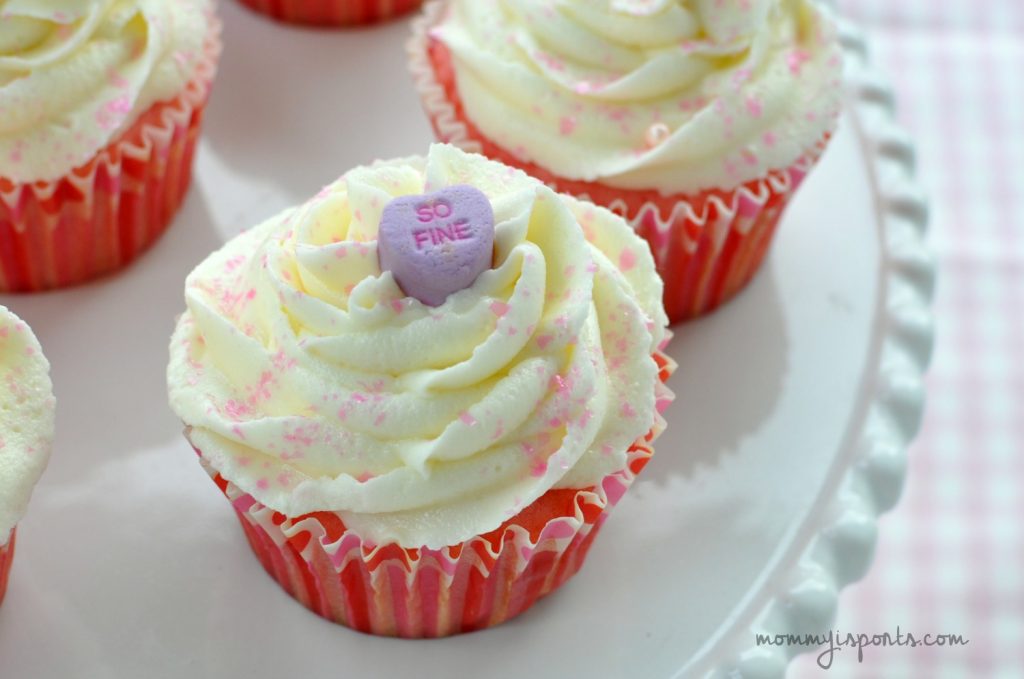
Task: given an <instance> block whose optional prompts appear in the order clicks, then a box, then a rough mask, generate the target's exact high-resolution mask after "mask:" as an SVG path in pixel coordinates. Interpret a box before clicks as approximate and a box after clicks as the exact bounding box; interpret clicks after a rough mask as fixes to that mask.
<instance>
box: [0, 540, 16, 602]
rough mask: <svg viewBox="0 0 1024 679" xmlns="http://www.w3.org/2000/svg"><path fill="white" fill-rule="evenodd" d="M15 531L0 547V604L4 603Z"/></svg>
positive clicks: (12, 558) (12, 556) (12, 555)
mask: <svg viewBox="0 0 1024 679" xmlns="http://www.w3.org/2000/svg"><path fill="white" fill-rule="evenodd" d="M16 533H17V531H16V530H12V531H11V537H10V540H8V541H7V544H6V545H4V546H2V547H0V604H2V603H3V602H4V595H5V594H7V579H8V578H9V577H10V575H11V563H12V562H13V561H14V538H15V536H16Z"/></svg>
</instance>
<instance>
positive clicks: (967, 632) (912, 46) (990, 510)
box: [790, 0, 1024, 679]
mask: <svg viewBox="0 0 1024 679" xmlns="http://www.w3.org/2000/svg"><path fill="white" fill-rule="evenodd" d="M839 7H840V9H841V11H842V12H843V14H845V15H846V16H847V17H848V18H850V19H852V20H853V21H855V22H857V23H858V24H860V25H861V26H863V27H864V28H865V29H866V30H867V32H868V35H869V40H870V44H871V46H872V55H873V61H874V62H875V63H876V64H877V65H878V66H879V67H881V68H882V69H883V70H884V71H885V72H886V74H887V75H888V77H889V79H890V80H891V82H892V83H893V84H894V85H895V88H896V92H897V96H898V101H899V108H900V111H899V117H900V120H901V122H902V123H903V124H904V125H905V126H906V127H907V129H909V130H910V131H911V133H912V135H913V136H914V138H915V139H916V142H917V148H918V160H919V162H918V167H919V174H920V179H921V183H922V184H923V186H924V187H925V189H926V191H927V193H928V194H929V197H930V200H931V207H932V224H931V237H930V239H931V244H932V246H933V248H934V251H935V254H936V256H937V260H938V264H939V286H938V295H937V299H936V303H935V313H936V319H937V323H936V325H937V333H938V334H937V345H936V351H935V357H934V362H933V364H932V368H931V371H930V374H929V377H928V380H927V385H928V404H927V411H926V416H925V422H924V428H923V431H922V433H921V436H920V437H919V438H918V440H917V441H916V442H915V444H914V445H913V446H912V447H911V450H910V463H909V470H908V480H907V484H906V488H905V491H904V495H903V499H902V501H901V503H900V504H899V506H898V507H897V508H896V510H895V511H894V512H893V513H891V514H890V515H888V516H886V517H885V518H884V519H883V520H882V523H881V530H880V539H879V543H878V547H877V552H876V558H875V563H874V566H873V568H872V570H871V572H870V573H869V574H868V576H867V577H866V578H865V580H864V581H862V582H861V583H859V584H857V585H854V586H852V587H850V588H849V589H848V590H847V591H846V592H845V593H844V594H843V595H842V598H841V602H840V608H839V616H838V620H837V623H836V625H835V627H836V628H837V629H838V630H839V631H840V632H842V633H843V634H845V633H846V632H854V633H860V632H863V633H867V634H876V633H882V632H889V633H890V634H895V632H896V627H897V625H898V626H899V627H900V629H901V630H902V631H904V632H905V631H910V632H913V633H914V634H915V635H918V636H920V635H923V634H925V633H933V634H943V633H953V634H962V635H964V636H965V637H966V638H967V639H969V640H970V643H969V645H967V646H966V647H961V648H948V647H947V648H939V647H933V648H916V649H910V648H871V647H869V648H866V649H865V652H864V661H863V663H858V662H857V657H856V651H855V650H849V649H845V650H843V651H841V652H839V653H837V654H836V656H835V661H834V664H833V666H832V668H831V669H830V670H828V671H827V672H826V671H824V670H822V669H820V668H819V667H818V666H817V665H816V663H815V659H814V655H815V654H810V655H808V656H804V657H802V658H800V659H799V660H797V661H796V662H795V663H794V665H793V666H792V667H791V670H790V676H791V677H796V678H797V679H808V678H810V677H830V678H836V679H838V678H840V677H843V678H846V677H858V678H860V677H872V678H873V677H879V678H882V679H887V678H889V677H894V678H899V679H904V678H906V679H918V678H920V679H945V678H949V679H976V678H977V679H988V678H990V677H991V678H996V679H1004V678H1005V679H1011V678H1018V677H1024V360H1022V355H1024V0H839Z"/></svg>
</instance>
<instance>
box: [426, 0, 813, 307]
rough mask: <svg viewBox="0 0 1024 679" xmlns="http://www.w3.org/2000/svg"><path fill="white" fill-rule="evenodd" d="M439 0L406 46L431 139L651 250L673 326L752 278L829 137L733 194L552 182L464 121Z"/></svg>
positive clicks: (429, 7)
mask: <svg viewBox="0 0 1024 679" xmlns="http://www.w3.org/2000/svg"><path fill="white" fill-rule="evenodd" d="M446 7H447V2H446V0H436V1H434V2H429V3H427V4H426V5H425V6H424V11H423V15H422V16H421V17H420V18H419V19H417V20H416V21H415V22H414V23H413V35H412V38H411V39H410V40H409V43H408V45H407V50H408V54H409V68H410V70H411V71H412V75H413V79H414V81H415V84H416V89H417V91H418V92H419V94H420V98H421V100H422V102H423V108H424V110H425V111H426V113H427V116H428V117H429V118H430V122H431V125H432V126H433V128H434V132H435V134H436V135H437V138H438V139H439V140H441V141H443V142H446V143H449V144H453V145H455V146H458V147H460V148H462V149H464V150H466V151H470V152H473V153H480V154H482V155H485V156H487V157H488V158H492V159H494V160H498V161H500V162H503V163H505V164H506V165H510V166H512V167H516V168H518V169H521V170H523V171H525V172H526V173H527V174H530V175H532V176H534V177H536V178H537V179H539V180H541V181H543V182H544V183H546V184H548V185H549V186H551V188H553V189H554V190H556V191H558V192H560V193H569V194H572V195H574V196H576V197H578V198H581V199H583V200H589V201H591V202H593V203H596V204H598V205H601V206H603V207H606V208H608V209H610V210H612V211H613V212H615V213H616V214H618V215H620V216H622V217H623V218H625V219H626V220H627V221H629V223H630V224H631V225H632V226H633V228H634V229H636V231H637V233H638V234H640V235H641V236H643V238H644V239H646V240H647V242H648V243H649V244H650V247H651V251H652V253H653V254H654V261H655V264H656V265H657V268H658V273H659V274H660V275H661V277H662V278H663V279H664V281H665V297H664V302H665V311H666V312H667V313H668V316H669V319H670V320H671V321H672V322H673V323H678V322H680V321H685V320H688V319H691V318H694V317H697V316H700V315H702V314H706V313H708V312H710V311H712V310H714V309H716V308H717V307H719V306H720V305H722V304H723V303H724V302H726V301H728V300H729V299H731V298H732V297H733V296H735V295H736V293H738V292H739V291H740V290H742V289H743V288H744V287H745V286H746V285H747V283H749V282H750V280H751V279H752V278H753V277H754V274H755V273H757V270H758V269H759V268H760V266H761V263H762V262H763V261H764V258H765V255H766V253H767V252H768V248H769V245H770V243H771V241H772V237H773V236H774V234H775V229H776V227H777V226H778V223H779V220H780V218H781V217H782V213H783V210H784V209H785V207H786V205H787V204H788V203H789V201H790V199H791V198H792V197H793V195H794V194H795V192H796V190H797V188H799V186H800V184H801V182H802V181H803V179H804V177H806V176H807V174H808V173H809V172H810V171H811V169H812V168H813V166H814V165H815V163H817V161H818V158H819V157H820V156H821V153H822V152H823V151H824V149H825V146H826V144H827V142H828V137H825V138H824V139H823V140H821V141H820V142H819V143H818V144H817V145H815V147H814V148H813V149H811V150H810V151H809V152H808V153H807V154H805V155H804V157H802V158H800V159H799V160H797V161H796V162H795V163H793V165H791V166H790V167H788V168H785V169H782V170H773V171H771V172H770V173H768V175H767V176H765V177H763V178H760V179H757V180H754V181H750V182H747V183H746V184H743V185H742V186H740V187H738V188H735V189H732V190H712V191H704V192H701V193H698V194H688V193H678V194H674V195H663V194H661V193H660V192H658V191H655V190H651V191H639V190H630V189H618V188H615V187H612V186H608V185H606V184H601V183H599V182H586V181H579V180H574V179H567V178H563V177H559V176H557V175H555V174H553V173H551V172H549V171H547V170H545V169H544V168H542V167H539V166H537V165H535V164H533V163H529V162H526V161H523V160H520V159H519V158H517V157H516V155H515V154H513V153H511V152H510V151H508V150H507V149H504V148H502V147H501V146H499V145H498V144H496V143H494V142H493V141H491V140H490V139H489V138H488V137H486V136H485V135H484V134H482V133H481V132H480V130H479V129H477V127H476V126H475V125H474V124H473V122H472V121H471V120H470V119H469V118H468V117H467V115H466V112H465V110H464V108H463V105H462V101H461V99H460V98H459V94H458V90H457V86H456V82H455V74H454V71H453V68H452V64H451V58H450V55H449V52H448V50H447V48H446V47H445V46H444V45H443V44H442V43H441V42H440V41H438V40H435V39H433V38H431V36H430V30H431V28H433V27H434V26H435V25H437V24H438V22H439V21H440V20H441V19H442V17H443V14H444V11H445V8H446Z"/></svg>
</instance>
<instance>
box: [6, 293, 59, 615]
mask: <svg viewBox="0 0 1024 679" xmlns="http://www.w3.org/2000/svg"><path fill="white" fill-rule="evenodd" d="M0 380H2V385H0V603H2V602H3V599H4V594H5V593H6V592H7V577H8V575H10V570H11V561H12V560H13V559H14V542H15V540H14V538H15V528H16V526H17V524H18V521H20V520H21V517H22V516H24V514H25V509H26V507H27V506H28V501H29V497H30V496H31V495H32V489H33V488H35V485H36V482H37V481H38V480H39V476H40V475H41V474H42V473H43V470H44V469H45V468H46V463H47V462H48V461H49V459H50V448H51V446H52V444H53V411H54V399H53V386H52V385H51V384H50V364H49V363H48V362H47V361H46V357H44V356H43V350H42V349H41V348H40V346H39V342H38V341H37V340H36V337H35V335H33V334H32V330H30V329H29V327H28V326H27V325H26V324H25V323H24V321H22V320H21V319H20V318H18V317H17V316H15V315H14V314H12V313H11V312H10V311H8V310H7V309H6V308H5V307H2V306H0Z"/></svg>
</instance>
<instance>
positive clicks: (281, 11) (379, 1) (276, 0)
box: [239, 0, 423, 26]
mask: <svg viewBox="0 0 1024 679" xmlns="http://www.w3.org/2000/svg"><path fill="white" fill-rule="evenodd" d="M239 2H241V3H242V4H243V5H245V6H246V7H249V8H250V9H253V10H255V11H257V12H261V13H263V14H266V15H267V16H270V17H273V18H274V19H277V20H278V21H284V22H289V23H295V24H309V25H313V26H358V25H360V24H372V23H377V22H378V21H385V20H387V19H393V18H394V17H397V16H400V15H402V14H405V13H407V12H412V11H413V10H415V9H417V8H419V6H420V5H421V4H422V2H423V0H239Z"/></svg>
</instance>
